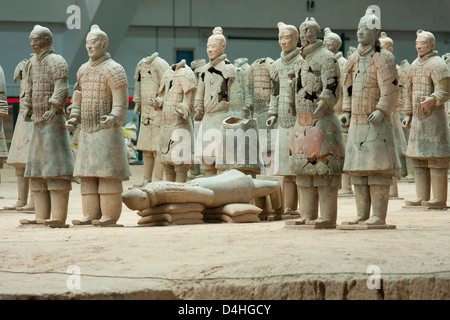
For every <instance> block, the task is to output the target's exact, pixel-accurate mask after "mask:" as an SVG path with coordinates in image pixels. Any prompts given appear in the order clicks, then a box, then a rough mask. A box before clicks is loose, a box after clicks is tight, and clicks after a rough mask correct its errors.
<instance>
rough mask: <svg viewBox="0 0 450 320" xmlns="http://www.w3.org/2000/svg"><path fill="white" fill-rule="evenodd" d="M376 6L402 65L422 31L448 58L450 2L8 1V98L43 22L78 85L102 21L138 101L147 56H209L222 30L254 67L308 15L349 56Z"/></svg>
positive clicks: (0, 16) (0, 35)
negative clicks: (137, 79)
mask: <svg viewBox="0 0 450 320" xmlns="http://www.w3.org/2000/svg"><path fill="white" fill-rule="evenodd" d="M310 2H311V1H310ZM70 5H78V6H79V7H80V9H81V15H80V18H81V29H68V28H67V25H66V21H67V19H68V18H69V16H70V15H71V14H70V13H67V12H66V10H67V7H68V6H70ZM369 5H377V6H379V7H380V9H381V27H382V30H383V31H386V32H387V34H388V36H390V37H391V38H393V39H394V42H395V49H394V55H395V56H396V59H397V62H400V61H401V60H403V59H407V60H408V61H409V62H412V61H413V60H414V59H415V58H416V55H417V53H416V50H415V47H414V42H415V32H416V31H417V29H424V30H427V31H431V32H433V33H434V35H435V37H436V50H438V52H439V54H440V55H442V54H444V53H446V52H450V19H449V18H448V13H449V12H450V1H448V0H427V1H423V0H396V1H392V0H389V1H388V0H379V1H374V0H361V1H360V0H341V1H337V0H334V1H333V0H315V1H314V8H313V9H312V10H310V11H307V0H141V1H139V0H58V1H56V0H39V1H33V0H14V1H9V0H7V1H5V0H1V8H2V9H1V10H0V43H1V44H2V50H1V54H0V64H1V65H2V67H3V69H4V72H5V76H6V78H7V79H6V80H7V85H8V96H10V97H13V96H17V94H18V84H14V83H13V81H12V78H13V72H14V68H15V67H16V65H17V64H18V63H19V62H20V61H21V60H22V59H24V58H28V57H29V54H30V53H31V48H30V46H29V40H28V37H29V33H30V31H31V30H32V28H33V26H34V25H35V24H41V25H44V26H47V27H49V28H50V30H52V32H53V34H54V48H55V50H56V52H57V53H59V54H61V55H62V56H64V58H65V59H66V60H67V62H68V64H69V68H70V85H71V86H73V85H74V83H75V81H76V77H75V76H76V71H77V70H78V68H79V66H80V65H81V64H82V63H84V62H86V61H87V59H88V57H87V54H86V49H85V43H84V40H85V37H86V34H87V32H88V31H89V28H90V26H91V25H92V24H94V23H96V24H99V25H100V27H101V28H102V29H103V30H104V31H105V32H106V33H107V34H108V36H109V39H110V46H109V48H108V51H109V52H110V53H111V55H112V57H113V59H115V60H116V61H117V62H119V63H120V64H122V65H123V66H124V68H125V70H126V72H127V76H128V78H129V81H130V86H129V94H130V96H132V95H133V93H134V83H133V80H132V79H133V74H134V69H135V67H136V64H137V63H138V62H139V60H140V59H141V58H143V57H145V56H148V55H151V54H152V53H153V52H155V51H157V52H159V55H160V56H161V57H162V58H164V59H165V60H167V62H168V63H169V64H172V63H175V62H176V61H175V60H176V55H175V53H176V50H177V49H190V50H193V52H194V59H198V58H205V59H206V58H207V57H206V51H205V50H206V41H207V38H208V37H209V35H210V34H211V31H212V29H213V28H214V27H215V26H221V27H222V28H223V30H224V34H225V36H226V37H227V38H228V40H227V50H226V53H227V56H228V58H229V59H230V60H231V61H234V60H235V59H237V58H240V57H246V58H248V60H249V63H251V62H253V61H254V60H256V59H258V58H261V57H272V58H273V59H276V58H278V57H279V55H280V47H279V45H278V42H277V35H278V29H277V27H276V25H277V23H278V22H279V21H283V22H285V23H288V24H293V25H295V26H297V27H298V26H299V25H300V23H301V22H302V21H304V20H305V18H306V17H308V16H312V17H314V18H315V19H316V20H317V21H318V23H319V24H320V26H321V27H322V29H324V28H325V27H330V28H331V29H332V30H333V31H334V32H336V33H338V34H344V35H345V41H344V47H343V48H341V50H342V51H343V52H344V53H346V52H347V50H348V47H349V46H356V45H357V40H356V27H357V25H358V22H359V19H360V18H361V16H363V15H364V12H365V10H366V8H367V7H368V6H369ZM320 36H322V34H321V35H320ZM71 93H72V92H71Z"/></svg>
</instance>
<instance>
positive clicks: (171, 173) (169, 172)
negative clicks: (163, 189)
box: [164, 164, 176, 182]
mask: <svg viewBox="0 0 450 320" xmlns="http://www.w3.org/2000/svg"><path fill="white" fill-rule="evenodd" d="M164 177H165V180H166V181H170V182H175V180H176V173H175V169H174V167H173V166H172V165H170V164H166V165H164Z"/></svg>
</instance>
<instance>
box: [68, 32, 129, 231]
mask: <svg viewBox="0 0 450 320" xmlns="http://www.w3.org/2000/svg"><path fill="white" fill-rule="evenodd" d="M107 48H108V36H107V34H106V33H105V32H103V31H102V30H101V29H100V27H99V26H98V25H92V27H91V29H90V31H89V33H88V34H87V36H86V50H87V53H88V55H89V61H88V62H86V63H84V64H83V65H82V66H81V67H80V68H79V69H78V72H77V81H78V82H77V85H76V86H75V88H74V93H73V98H72V101H73V102H72V105H73V106H72V109H71V113H70V117H69V120H68V121H67V123H66V125H67V126H68V127H73V126H76V125H78V124H80V125H81V130H80V136H79V142H78V147H77V157H76V160H75V169H74V173H73V174H74V176H75V177H78V178H80V181H81V201H82V209H83V218H81V219H79V220H72V223H73V224H74V225H87V224H93V225H97V226H118V225H117V220H119V218H120V214H121V212H122V192H123V186H122V181H125V180H128V179H129V176H130V175H131V173H130V169H129V166H128V159H127V153H126V147H125V141H124V138H123V128H122V127H123V125H124V123H125V120H126V115H127V111H128V81H127V76H126V73H125V70H124V69H123V67H122V66H121V65H120V64H118V63H117V62H115V61H114V60H113V59H112V58H111V56H110V54H109V53H108V52H106V50H107Z"/></svg>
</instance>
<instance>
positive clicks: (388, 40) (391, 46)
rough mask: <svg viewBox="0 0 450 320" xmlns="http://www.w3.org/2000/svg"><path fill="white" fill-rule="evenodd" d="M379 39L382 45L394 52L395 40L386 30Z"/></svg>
mask: <svg viewBox="0 0 450 320" xmlns="http://www.w3.org/2000/svg"><path fill="white" fill-rule="evenodd" d="M378 40H379V41H380V47H382V48H383V49H386V50H389V51H390V52H394V41H393V40H392V39H391V38H389V37H388V36H387V34H386V32H384V31H383V32H381V34H380V38H379V39H378Z"/></svg>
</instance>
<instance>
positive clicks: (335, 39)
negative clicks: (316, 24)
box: [323, 27, 342, 54]
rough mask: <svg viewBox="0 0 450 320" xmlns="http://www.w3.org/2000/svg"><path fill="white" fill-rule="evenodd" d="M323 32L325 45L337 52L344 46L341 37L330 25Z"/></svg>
mask: <svg viewBox="0 0 450 320" xmlns="http://www.w3.org/2000/svg"><path fill="white" fill-rule="evenodd" d="M323 33H324V37H323V46H324V47H325V48H327V49H328V50H330V51H331V52H333V53H334V54H336V53H337V52H338V51H339V49H340V48H341V46H342V40H341V37H340V36H339V35H338V34H336V33H334V32H332V31H331V29H330V28H328V27H327V28H325V29H324V30H323Z"/></svg>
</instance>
